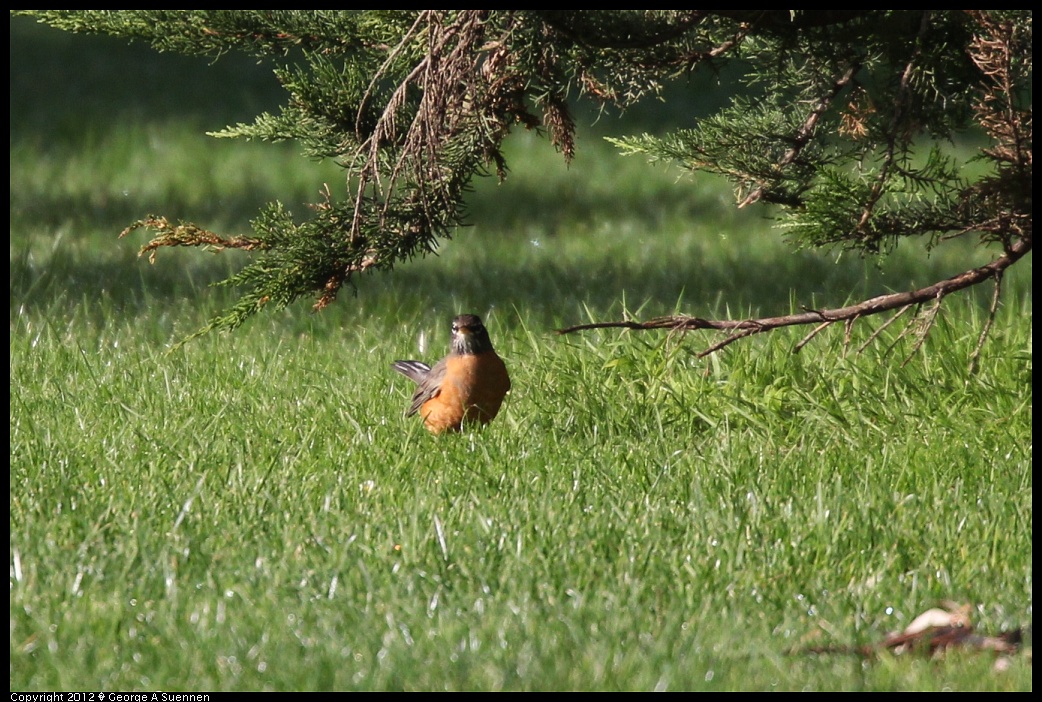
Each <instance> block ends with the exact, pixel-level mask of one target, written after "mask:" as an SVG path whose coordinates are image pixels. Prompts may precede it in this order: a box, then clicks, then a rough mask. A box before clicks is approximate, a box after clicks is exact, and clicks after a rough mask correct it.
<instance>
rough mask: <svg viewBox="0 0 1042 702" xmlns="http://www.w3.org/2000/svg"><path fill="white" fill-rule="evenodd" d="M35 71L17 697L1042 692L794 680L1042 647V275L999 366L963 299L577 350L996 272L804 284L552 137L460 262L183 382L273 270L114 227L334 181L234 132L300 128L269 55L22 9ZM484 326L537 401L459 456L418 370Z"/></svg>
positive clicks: (269, 323)
mask: <svg viewBox="0 0 1042 702" xmlns="http://www.w3.org/2000/svg"><path fill="white" fill-rule="evenodd" d="M11 54H12V96H11V105H12V107H11V113H12V126H11V307H10V311H11V316H10V319H11V325H10V345H11V347H10V373H11V385H10V389H11V390H10V395H11V397H10V459H11V472H10V476H11V477H10V480H11V502H10V507H11V518H10V529H11V534H10V568H11V578H10V581H11V588H10V603H11V627H10V631H11V638H10V649H11V651H10V684H11V689H12V690H61V689H65V690H68V689H81V690H82V689H99V690H106V691H110V690H111V691H116V690H121V691H126V690H131V689H142V690H148V689H165V690H221V689H346V690H385V689H419V690H433V689H451V690H484V689H507V690H543V689H546V690H551V689H575V690H587V689H589V690H612V689H620V690H641V689H670V690H681V689H684V690H800V689H811V690H941V689H957V690H1029V689H1031V679H1032V678H1031V672H1032V671H1031V660H1030V656H1026V655H1022V656H1016V657H1014V658H1013V659H1012V665H1011V667H1010V668H1009V669H1008V670H1005V671H1003V672H998V671H996V670H995V669H994V657H993V656H992V655H990V654H981V653H975V652H959V653H956V654H953V655H949V656H948V657H946V658H944V659H941V660H934V661H930V660H926V659H922V658H915V657H908V658H904V657H902V658H892V657H889V656H884V657H883V658H881V659H879V660H875V661H872V662H863V661H861V660H860V659H858V658H855V657H852V656H845V655H833V656H812V655H807V654H800V653H797V654H793V653H792V650H793V649H794V648H795V649H798V648H799V647H800V646H801V645H805V643H806V642H813V644H814V645H822V644H825V645H829V644H835V645H841V646H845V645H855V644H866V643H872V642H875V641H878V640H880V639H881V638H882V636H883V635H884V634H885V633H886V632H888V631H892V630H896V629H900V628H902V627H903V626H905V625H907V624H908V623H909V622H910V621H911V620H912V618H914V617H915V616H916V615H917V614H919V613H920V612H921V611H923V610H925V609H927V608H929V607H932V606H936V605H937V604H938V602H940V601H942V600H945V599H950V600H955V601H958V602H965V603H968V604H971V605H973V608H974V609H973V618H974V621H975V623H976V625H977V626H978V627H979V628H981V629H982V630H984V631H986V632H988V633H997V632H1000V631H1003V630H1008V629H1011V628H1015V627H1022V626H1030V624H1031V617H1032V546H1031V544H1032V538H1031V533H1032V520H1031V508H1032V499H1031V492H1032V478H1031V462H1032V449H1031V440H1032V437H1031V406H1032V400H1031V381H1032V366H1031V353H1032V344H1031V311H1032V306H1031V267H1030V265H1031V262H1030V260H1028V261H1025V262H1024V263H1022V264H1021V265H1019V266H1018V267H1017V269H1016V270H1015V271H1013V272H1012V273H1011V274H1010V275H1009V276H1007V280H1006V281H1005V284H1004V285H1005V291H1006V296H1005V298H1004V303H1003V305H1002V307H1001V308H1000V310H999V314H998V319H997V320H996V325H995V328H994V330H993V332H992V334H991V337H990V339H989V341H988V343H987V345H986V346H985V347H984V350H983V354H982V358H981V363H980V370H979V372H978V373H976V374H975V375H970V374H969V373H968V371H967V365H968V360H969V357H970V355H971V354H972V352H973V349H974V347H975V346H976V343H977V336H978V334H979V331H980V329H981V325H982V324H983V320H984V318H985V316H986V308H987V301H988V297H989V295H990V291H988V290H982V291H979V292H974V293H970V294H964V295H960V296H957V297H953V298H951V299H949V300H948V301H946V303H945V306H944V308H943V312H942V314H941V316H940V317H939V319H938V322H937V325H936V327H935V328H934V330H933V332H932V333H931V335H930V336H929V337H928V339H927V341H926V343H925V344H924V346H923V348H922V349H921V350H919V351H918V352H916V353H912V343H913V340H912V339H908V338H898V334H899V332H900V328H901V325H900V324H895V325H894V326H893V327H891V328H890V329H888V330H886V331H884V332H883V334H882V335H881V336H880V338H879V339H878V340H877V341H876V342H875V343H874V344H872V345H870V346H869V347H868V348H867V349H866V351H865V352H863V353H861V354H855V353H853V351H852V350H851V352H849V353H845V350H844V344H843V338H842V334H843V332H842V330H840V329H835V330H827V331H825V332H823V333H822V334H820V335H819V336H818V337H817V338H816V339H815V340H814V341H813V342H811V343H810V344H809V345H808V346H807V347H806V348H804V350H803V351H802V352H801V353H799V354H793V353H792V348H793V346H794V345H795V344H796V343H797V342H798V341H799V339H800V338H802V336H803V335H804V334H805V333H806V331H807V330H793V331H780V332H776V333H773V334H770V335H765V336H763V337H760V338H752V339H748V340H745V341H744V342H740V343H738V344H735V345H733V346H731V347H729V348H728V349H727V350H725V351H724V352H722V353H719V354H716V355H714V356H711V357H709V358H707V359H698V358H697V357H696V354H697V353H698V352H699V351H700V350H702V349H703V348H705V346H706V345H707V344H709V343H712V341H713V340H715V339H716V338H717V337H712V336H706V335H700V334H689V335H686V336H668V335H664V334H658V333H646V334H635V333H625V332H616V331H603V332H591V333H585V334H582V335H575V336H568V337H558V336H555V335H553V334H552V333H551V331H552V330H553V329H554V328H555V327H556V326H559V325H564V324H570V323H575V322H580V321H585V320H586V319H587V318H594V319H614V318H617V317H620V316H621V315H622V314H624V313H626V312H629V313H638V311H639V314H641V315H642V316H643V315H646V316H652V315H657V314H664V313H670V312H672V311H674V310H677V309H679V310H682V311H685V312H691V313H695V314H699V315H702V316H723V315H725V314H733V315H745V314H756V313H762V314H773V313H778V312H787V311H789V310H790V309H793V308H795V307H798V306H799V305H802V304H806V305H826V304H831V305H836V304H841V303H843V302H845V301H847V300H848V299H851V300H852V299H856V298H858V297H860V296H864V295H872V294H877V293H878V292H882V291H885V290H890V289H904V288H907V287H909V286H911V285H915V284H924V283H927V282H930V281H932V280H934V279H936V278H937V277H940V276H944V275H949V274H952V273H955V272H957V271H959V270H962V269H963V268H964V267H965V266H967V265H970V264H973V263H977V262H983V261H986V260H988V259H989V257H990V256H991V255H993V252H989V251H986V250H974V249H972V248H971V247H970V246H969V245H960V244H956V245H955V246H953V247H941V248H939V249H937V250H936V251H934V252H933V254H932V255H930V256H929V257H926V256H924V254H923V252H922V251H921V250H919V249H918V248H917V247H915V246H912V245H908V246H902V247H901V248H900V249H899V250H898V251H897V252H895V254H894V255H893V256H891V257H889V258H887V259H885V260H883V261H882V262H875V261H863V260H861V259H857V258H854V257H850V256H844V257H837V256H836V255H835V254H831V255H830V254H820V253H813V252H799V253H793V252H792V251H791V249H790V248H789V247H788V246H787V245H786V244H785V242H784V241H782V240H781V239H780V238H779V236H778V233H777V232H776V231H775V230H773V229H771V222H770V221H769V220H768V219H766V218H765V217H764V213H763V212H741V213H736V212H735V211H734V210H733V209H732V208H731V202H732V199H731V197H730V193H729V192H728V190H727V189H726V187H725V186H722V185H721V184H719V183H715V182H702V181H697V182H696V181H683V182H682V183H681V184H680V186H678V185H677V183H676V179H677V174H676V172H674V171H668V170H665V169H662V168H650V167H647V166H645V165H644V164H643V163H641V162H640V161H638V160H635V159H621V160H620V159H614V158H613V156H612V151H611V150H610V149H609V148H606V147H604V146H602V145H600V144H599V143H598V141H597V140H596V139H595V138H592V136H593V135H592V134H588V135H587V137H588V138H586V139H584V140H583V141H582V142H581V143H580V147H581V149H583V150H581V151H580V154H579V157H578V158H577V159H576V162H575V163H573V164H572V166H571V167H570V168H565V167H564V166H563V165H562V164H560V163H559V158H558V157H556V156H555V155H554V154H553V152H552V149H550V148H549V147H548V146H547V145H546V144H545V143H544V142H540V141H538V140H535V139H533V138H530V137H527V136H524V135H522V136H521V137H520V138H518V139H516V140H515V142H514V143H513V144H512V146H511V148H512V156H513V158H512V161H511V163H512V175H511V178H510V179H509V180H508V181H507V182H506V183H504V184H502V185H499V184H496V183H494V182H492V181H485V182H482V183H480V184H478V187H477V189H476V192H475V194H474V197H473V200H472V203H471V212H472V215H473V217H472V219H473V221H474V223H475V225H474V226H473V227H470V228H467V229H464V230H461V231H460V232H459V234H458V235H457V236H456V237H455V239H454V240H453V241H450V242H446V244H445V246H444V247H443V249H442V251H441V254H440V255H439V256H436V257H429V258H427V259H424V260H418V261H414V262H411V263H410V264H408V265H403V266H400V267H399V268H398V269H397V270H396V271H395V272H394V273H393V274H392V275H383V276H371V277H367V278H364V279H363V280H362V281H361V282H360V285H359V290H358V294H357V296H354V297H352V296H351V295H348V294H345V295H343V296H342V299H341V300H340V301H339V302H338V303H337V305H335V306H334V307H332V308H329V309H327V310H325V311H324V312H322V313H321V314H313V313H312V312H311V311H310V309H309V306H308V303H307V301H303V302H301V303H300V304H298V305H295V306H293V307H292V308H290V309H289V310H287V311H285V312H282V313H275V314H265V315H261V316H259V317H258V318H256V319H255V320H253V321H252V322H250V323H249V324H247V325H246V326H245V327H243V328H241V329H240V330H238V331H236V332H235V333H233V334H230V335H211V336H207V337H204V338H202V339H199V340H197V341H195V342H192V343H191V344H189V345H187V346H185V347H183V348H180V349H178V350H177V351H175V352H173V353H169V354H168V353H166V352H167V349H168V348H170V346H171V345H172V344H173V343H174V342H176V341H177V340H179V339H180V338H182V337H183V336H184V335H185V334H187V333H189V332H191V331H192V330H194V329H196V328H198V327H199V326H200V325H201V324H203V323H204V322H205V320H206V319H208V318H209V317H210V316H211V315H213V314H214V313H216V312H217V311H219V310H220V309H221V308H222V306H224V305H227V304H228V303H229V302H230V301H232V300H233V299H234V298H233V297H232V295H233V291H228V290H226V289H222V288H217V289H214V288H210V287H208V285H209V283H211V282H213V281H216V280H220V279H221V278H223V277H224V276H225V275H226V274H227V272H228V271H230V270H234V268H235V266H236V265H238V263H239V262H240V261H241V259H237V258H235V257H228V256H209V255H207V254H204V253H202V252H194V251H164V252H160V255H159V258H158V261H157V263H156V265H155V266H149V265H148V263H147V262H145V261H143V260H138V259H136V249H137V247H138V246H139V245H140V243H142V242H141V241H140V240H133V241H130V240H124V241H119V240H117V239H115V235H116V233H118V232H119V231H120V230H121V229H122V228H123V227H124V226H126V225H127V224H128V223H129V222H130V221H132V220H133V219H136V218H138V217H141V216H143V215H145V214H148V213H150V212H156V213H158V214H167V215H169V216H171V217H183V218H185V219H191V220H193V221H196V222H198V223H200V224H204V225H206V226H211V227H213V228H215V229H219V230H227V231H229V232H234V233H241V232H245V231H246V230H247V227H248V224H247V220H248V218H249V217H250V216H251V215H252V213H253V212H254V211H255V209H256V207H257V206H259V205H260V204H261V203H263V202H265V201H267V200H270V199H276V198H277V199H281V200H283V201H284V202H286V203H287V205H288V206H290V207H291V208H292V209H294V210H299V211H301V212H303V210H304V209H305V208H304V205H303V203H304V202H306V201H308V200H311V199H315V196H316V194H317V192H318V190H319V188H320V187H321V183H322V182H329V183H330V185H331V187H335V185H336V183H337V182H339V181H338V180H337V179H338V178H339V176H338V174H337V173H336V171H335V169H332V168H327V167H325V166H321V165H316V164H313V163H309V162H308V161H306V160H304V159H301V158H299V157H297V156H296V155H295V154H294V153H293V149H292V146H289V147H287V148H274V147H270V146H263V145H259V144H252V143H251V144H246V143H225V142H219V141H216V142H215V140H212V139H208V138H206V137H204V136H202V132H203V131H205V130H211V129H217V128H220V127H221V126H223V124H224V123H226V122H229V121H233V120H236V119H248V118H249V115H250V114H251V111H255V110H257V109H265V108H267V107H269V106H270V105H271V104H273V102H274V100H275V99H276V97H277V90H276V91H275V92H273V88H272V87H271V85H270V81H269V80H268V79H267V78H266V73H265V72H264V70H263V69H257V68H255V67H253V66H252V64H250V63H249V62H245V63H236V62H235V61H234V60H232V61H231V62H230V65H227V66H226V65H225V62H223V61H222V62H218V63H217V64H215V65H214V66H212V67H210V66H207V65H206V63H205V62H201V61H192V60H188V59H184V58H180V57H170V56H155V55H153V54H151V53H150V52H149V51H148V50H147V49H142V48H126V47H124V46H122V45H121V44H120V43H118V42H116V43H113V42H111V41H106V40H99V39H96V38H95V39H90V38H84V37H70V36H69V35H65V34H61V33H59V32H46V31H42V30H37V29H36V28H35V27H31V26H29V25H27V23H25V22H23V21H21V20H18V21H12V51H11ZM213 72H216V73H217V76H218V79H217V80H215V81H214V83H215V85H216V87H214V88H213V89H212V91H208V90H207V89H206V85H205V82H206V81H207V80H210V78H208V76H211V74H212V73H213ZM113 75H120V76H121V78H122V79H121V80H119V81H115V80H113V78H112V76H113ZM233 79H234V82H231V83H227V82H225V83H223V84H222V83H221V81H222V80H223V81H232V80H233ZM228 84H230V85H234V86H235V89H234V90H229V89H227V88H222V87H221V85H228ZM37 87H39V89H37ZM146 88H147V89H146ZM69 94H73V95H76V96H78V97H79V98H80V99H79V101H78V102H76V103H75V104H74V105H71V104H69V103H68V102H66V101H65V100H64V99H61V98H60V97H59V96H63V95H69ZM74 108H75V109H74ZM237 111H243V112H244V114H239V113H238V112H237ZM604 128H607V127H606V125H604V124H599V125H597V127H596V129H604ZM591 131H594V130H591ZM837 259H838V260H837ZM877 263H879V265H878V266H877ZM463 311H467V312H477V313H479V314H482V315H484V316H485V317H486V321H487V322H488V326H489V327H490V330H491V333H492V336H493V340H494V342H495V343H496V345H497V348H498V349H499V350H500V351H501V353H502V355H503V356H504V357H505V358H506V360H507V362H508V365H509V367H510V370H511V373H512V376H513V381H514V391H513V392H512V393H511V396H510V398H509V399H508V403H507V406H506V408H505V410H504V412H503V414H502V415H501V416H500V418H498V419H497V420H496V422H494V423H493V424H492V425H490V426H489V427H488V428H487V429H486V430H484V431H481V432H476V433H466V434H463V435H460V436H455V437H443V438H440V439H439V438H434V437H430V436H428V435H427V433H426V432H425V431H424V430H423V428H422V427H421V426H420V425H419V423H418V422H417V421H414V420H415V417H413V418H404V417H402V411H403V409H404V407H405V406H406V404H407V402H408V395H409V393H410V388H409V387H408V383H407V381H405V380H404V379H403V378H401V377H400V376H398V375H397V374H395V373H394V372H393V371H392V370H391V369H390V367H389V363H390V361H392V360H394V359H396V358H403V357H413V358H416V357H419V358H424V359H427V360H432V359H435V358H437V357H438V356H439V355H441V354H442V353H443V352H444V349H445V348H446V346H447V343H448V329H447V326H448V321H449V318H450V317H451V316H452V315H453V314H455V313H457V312H463ZM880 322H881V320H864V321H863V322H862V323H859V324H858V325H857V326H855V328H854V339H853V347H854V348H856V347H857V346H858V345H859V344H860V343H861V342H863V341H864V340H866V339H867V338H868V335H869V334H870V333H871V331H872V330H873V329H875V328H876V327H877V326H878V325H879V323H880ZM421 338H422V340H423V341H422V346H423V347H424V348H423V350H421V349H420V348H418V347H419V346H421ZM909 354H911V356H910V360H909V361H908V362H907V363H905V360H906V358H909Z"/></svg>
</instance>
